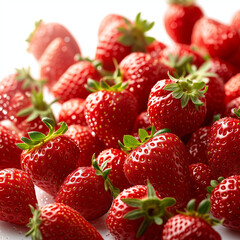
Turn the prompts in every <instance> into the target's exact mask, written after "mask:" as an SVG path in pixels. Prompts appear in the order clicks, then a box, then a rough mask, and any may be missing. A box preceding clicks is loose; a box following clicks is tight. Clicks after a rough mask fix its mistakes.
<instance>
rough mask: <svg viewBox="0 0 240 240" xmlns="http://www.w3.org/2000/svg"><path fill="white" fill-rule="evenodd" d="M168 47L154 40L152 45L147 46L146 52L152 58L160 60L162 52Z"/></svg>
mask: <svg viewBox="0 0 240 240" xmlns="http://www.w3.org/2000/svg"><path fill="white" fill-rule="evenodd" d="M166 47H167V46H166V45H165V44H164V43H162V42H159V41H157V40H154V41H153V42H152V43H150V44H148V45H147V49H146V52H147V53H148V54H150V55H151V57H154V58H159V55H160V54H161V52H162V50H163V49H165V48H166Z"/></svg>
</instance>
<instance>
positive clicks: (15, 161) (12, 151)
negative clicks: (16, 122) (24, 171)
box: [0, 125, 22, 169]
mask: <svg viewBox="0 0 240 240" xmlns="http://www.w3.org/2000/svg"><path fill="white" fill-rule="evenodd" d="M19 141H20V137H19V136H18V134H16V133H15V132H14V131H12V130H10V129H7V128H6V127H4V126H2V125H0V169H4V168H18V169H21V164H20V158H21V153H22V151H21V149H19V148H18V147H17V146H16V143H17V142H19Z"/></svg>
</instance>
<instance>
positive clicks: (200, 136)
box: [186, 126, 211, 165]
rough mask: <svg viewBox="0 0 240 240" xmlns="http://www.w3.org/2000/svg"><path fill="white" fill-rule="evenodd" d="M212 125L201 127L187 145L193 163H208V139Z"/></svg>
mask: <svg viewBox="0 0 240 240" xmlns="http://www.w3.org/2000/svg"><path fill="white" fill-rule="evenodd" d="M210 130H211V126H206V127H201V128H199V129H198V130H197V131H196V132H194V133H193V134H192V136H191V138H190V140H189V141H188V143H187V145H186V147H187V149H188V151H189V153H190V155H191V158H190V159H191V163H204V164H206V165H208V158H207V139H208V134H209V132H210Z"/></svg>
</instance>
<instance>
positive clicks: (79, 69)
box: [52, 60, 101, 102]
mask: <svg viewBox="0 0 240 240" xmlns="http://www.w3.org/2000/svg"><path fill="white" fill-rule="evenodd" d="M100 77H101V76H100V73H99V72H98V70H97V65H94V63H91V62H90V61H86V60H85V61H84V60H83V61H79V62H77V63H75V64H73V65H71V66H70V67H69V68H68V69H67V70H66V71H65V72H64V73H63V75H62V76H61V77H60V78H59V80H58V81H57V82H56V84H55V85H54V86H53V88H52V93H53V95H54V96H55V97H56V98H59V102H65V101H67V100H70V99H71V98H86V97H87V96H88V95H89V92H88V91H87V90H86V88H85V85H86V84H87V80H88V78H91V79H94V80H96V81H99V80H100Z"/></svg>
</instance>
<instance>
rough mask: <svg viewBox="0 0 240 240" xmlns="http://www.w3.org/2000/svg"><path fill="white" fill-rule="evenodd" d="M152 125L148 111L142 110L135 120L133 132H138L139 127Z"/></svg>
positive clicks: (143, 127) (144, 127)
mask: <svg viewBox="0 0 240 240" xmlns="http://www.w3.org/2000/svg"><path fill="white" fill-rule="evenodd" d="M150 126H151V123H150V120H149V117H148V114H147V111H145V112H141V113H140V114H139V115H138V116H137V118H136V121H135V124H134V127H133V133H137V132H138V129H139V128H142V129H146V128H148V127H150Z"/></svg>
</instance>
